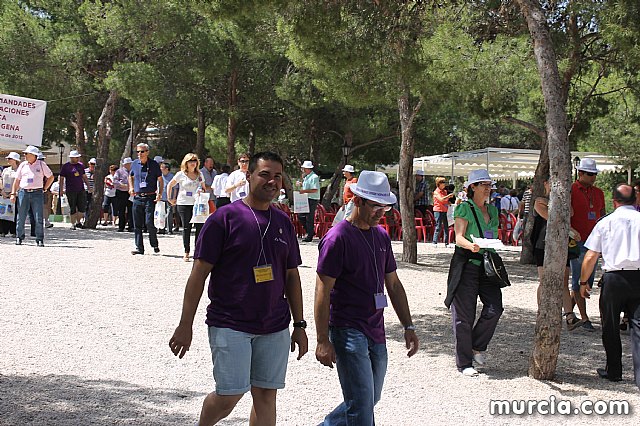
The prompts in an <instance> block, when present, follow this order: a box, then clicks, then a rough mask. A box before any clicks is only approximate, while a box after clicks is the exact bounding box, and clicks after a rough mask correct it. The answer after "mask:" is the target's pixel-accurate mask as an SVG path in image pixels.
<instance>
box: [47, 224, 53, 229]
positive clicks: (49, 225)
mask: <svg viewBox="0 0 640 426" xmlns="http://www.w3.org/2000/svg"><path fill="white" fill-rule="evenodd" d="M45 228H53V223H49V224H47V225H45Z"/></svg>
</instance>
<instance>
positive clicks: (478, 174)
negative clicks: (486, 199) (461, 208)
mask: <svg viewBox="0 0 640 426" xmlns="http://www.w3.org/2000/svg"><path fill="white" fill-rule="evenodd" d="M485 181H489V182H491V185H495V182H494V181H493V180H492V179H491V176H489V172H488V171H487V169H478V170H471V172H470V173H469V179H467V186H469V185H471V184H474V183H478V182H485Z"/></svg>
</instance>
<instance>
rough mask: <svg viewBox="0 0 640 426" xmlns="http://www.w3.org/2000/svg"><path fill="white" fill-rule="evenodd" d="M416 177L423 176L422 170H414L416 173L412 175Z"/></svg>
mask: <svg viewBox="0 0 640 426" xmlns="http://www.w3.org/2000/svg"><path fill="white" fill-rule="evenodd" d="M414 174H415V175H416V176H424V170H421V169H419V170H416V172H415V173H414Z"/></svg>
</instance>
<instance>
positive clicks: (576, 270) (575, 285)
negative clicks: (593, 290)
mask: <svg viewBox="0 0 640 426" xmlns="http://www.w3.org/2000/svg"><path fill="white" fill-rule="evenodd" d="M576 242H577V243H578V247H580V256H579V257H578V258H577V259H571V289H572V290H573V291H580V271H581V270H582V261H583V260H584V255H585V253H586V252H587V248H586V247H585V246H584V241H576ZM596 269H598V261H596V264H595V266H594V267H593V272H591V276H590V277H589V287H593V281H594V280H595V278H596Z"/></svg>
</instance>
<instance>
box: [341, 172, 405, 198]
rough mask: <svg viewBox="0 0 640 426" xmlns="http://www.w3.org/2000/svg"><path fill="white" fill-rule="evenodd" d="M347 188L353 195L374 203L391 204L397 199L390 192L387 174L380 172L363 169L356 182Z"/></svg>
mask: <svg viewBox="0 0 640 426" xmlns="http://www.w3.org/2000/svg"><path fill="white" fill-rule="evenodd" d="M349 188H350V189H351V191H352V192H353V193H354V194H355V195H357V196H359V197H362V198H366V199H367V200H371V201H373V202H374V203H379V204H386V205H391V204H395V203H396V201H397V199H396V196H395V194H394V193H393V192H391V186H390V185H389V179H388V178H387V175H385V174H384V173H382V172H373V171H371V170H363V171H362V172H361V173H360V177H359V178H358V183H355V184H352V185H351V186H350V187H349Z"/></svg>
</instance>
